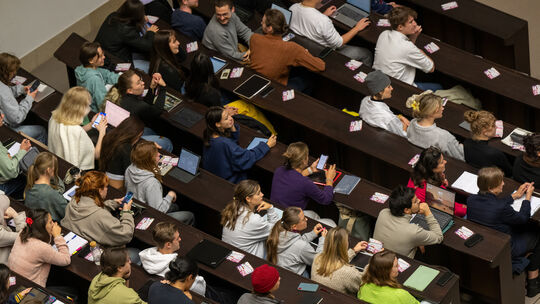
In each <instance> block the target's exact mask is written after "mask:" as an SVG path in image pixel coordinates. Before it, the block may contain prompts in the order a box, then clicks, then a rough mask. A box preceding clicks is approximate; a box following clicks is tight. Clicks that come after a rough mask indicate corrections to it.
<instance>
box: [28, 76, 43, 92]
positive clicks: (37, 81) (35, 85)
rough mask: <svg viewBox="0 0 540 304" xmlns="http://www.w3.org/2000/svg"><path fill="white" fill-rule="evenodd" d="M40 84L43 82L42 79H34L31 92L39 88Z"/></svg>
mask: <svg viewBox="0 0 540 304" xmlns="http://www.w3.org/2000/svg"><path fill="white" fill-rule="evenodd" d="M40 84H41V81H39V79H36V80H34V82H33V83H32V86H31V87H30V93H33V92H34V91H35V90H37V88H38V87H39V85H40Z"/></svg>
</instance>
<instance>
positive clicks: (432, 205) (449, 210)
mask: <svg viewBox="0 0 540 304" xmlns="http://www.w3.org/2000/svg"><path fill="white" fill-rule="evenodd" d="M455 200H456V194H455V193H454V192H452V191H448V190H446V189H443V188H440V187H437V186H434V185H432V184H426V203H427V204H428V205H429V209H430V210H431V213H432V214H433V216H434V217H435V219H436V220H437V222H438V223H439V226H441V230H443V232H444V231H445V230H448V228H450V226H451V224H452V218H453V215H454V202H455ZM411 223H413V224H417V225H419V226H420V227H422V228H424V229H426V230H429V226H428V224H427V222H426V218H425V217H424V215H423V214H416V215H415V216H414V217H413V218H412V219H411Z"/></svg>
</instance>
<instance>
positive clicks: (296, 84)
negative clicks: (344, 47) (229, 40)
mask: <svg viewBox="0 0 540 304" xmlns="http://www.w3.org/2000/svg"><path fill="white" fill-rule="evenodd" d="M261 25H262V30H263V33H264V35H260V34H253V35H252V36H251V42H250V44H249V45H250V50H251V54H250V59H251V64H250V67H251V68H252V69H254V70H255V71H256V72H258V73H261V74H263V75H265V76H266V77H268V78H270V79H272V80H274V81H277V82H279V83H281V84H282V85H285V86H286V85H289V86H290V87H291V88H293V89H296V90H298V91H302V92H305V91H306V90H308V89H309V88H310V85H309V83H308V82H307V79H305V78H304V77H291V78H289V73H290V71H291V68H292V67H304V68H307V69H309V70H310V71H314V72H321V71H324V69H325V67H326V64H325V63H324V61H323V60H322V59H320V58H317V57H314V56H313V55H311V54H310V53H309V51H308V50H306V49H305V48H304V47H302V46H300V45H298V44H297V43H296V42H292V41H283V39H282V38H281V36H283V34H285V33H286V32H287V30H288V29H289V27H288V26H287V23H286V22H285V16H283V13H282V12H280V11H278V10H275V9H269V10H267V11H266V12H265V13H264V16H263V19H262V22H261Z"/></svg>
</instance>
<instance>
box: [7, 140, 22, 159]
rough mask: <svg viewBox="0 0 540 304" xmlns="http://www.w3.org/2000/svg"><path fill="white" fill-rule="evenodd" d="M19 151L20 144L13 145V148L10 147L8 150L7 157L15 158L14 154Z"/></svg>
mask: <svg viewBox="0 0 540 304" xmlns="http://www.w3.org/2000/svg"><path fill="white" fill-rule="evenodd" d="M20 149H21V143H19V142H16V143H13V146H11V148H9V150H8V153H9V156H11V157H13V156H15V154H17V152H19V150H20Z"/></svg>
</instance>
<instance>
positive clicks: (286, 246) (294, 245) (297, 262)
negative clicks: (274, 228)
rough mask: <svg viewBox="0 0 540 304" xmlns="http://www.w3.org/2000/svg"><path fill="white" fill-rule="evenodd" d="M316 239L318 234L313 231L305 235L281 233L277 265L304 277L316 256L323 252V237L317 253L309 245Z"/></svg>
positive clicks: (320, 239) (288, 232)
mask: <svg viewBox="0 0 540 304" xmlns="http://www.w3.org/2000/svg"><path fill="white" fill-rule="evenodd" d="M316 237H317V234H316V233H315V232H313V231H311V232H308V233H305V234H300V233H298V232H291V231H284V232H281V233H280V234H279V243H278V248H277V254H278V256H277V265H278V266H281V267H283V268H285V269H288V270H290V271H292V272H294V273H296V274H299V275H302V273H304V271H305V270H306V266H308V265H310V266H311V264H312V263H313V259H314V258H315V255H316V254H317V253H319V252H322V250H323V246H324V237H323V236H321V237H320V238H319V244H318V246H317V251H315V250H314V249H313V247H311V245H310V244H309V242H311V241H313V240H314V239H315V238H316Z"/></svg>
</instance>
